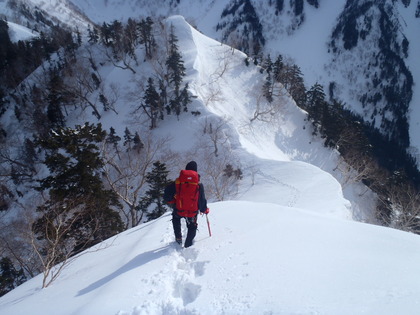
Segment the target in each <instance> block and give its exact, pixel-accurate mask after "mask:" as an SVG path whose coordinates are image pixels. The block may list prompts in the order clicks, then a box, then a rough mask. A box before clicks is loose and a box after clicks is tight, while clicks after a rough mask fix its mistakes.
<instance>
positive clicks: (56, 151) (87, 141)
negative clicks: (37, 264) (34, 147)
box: [33, 123, 123, 263]
mask: <svg viewBox="0 0 420 315" xmlns="http://www.w3.org/2000/svg"><path fill="white" fill-rule="evenodd" d="M105 137H106V132H105V131H103V130H102V126H101V124H98V125H96V126H95V125H93V124H92V125H90V124H88V123H86V124H85V125H84V126H76V128H75V129H70V128H66V129H62V130H59V131H57V132H53V133H52V134H51V135H50V137H48V138H46V139H38V141H37V144H38V145H40V146H41V147H42V148H44V149H45V150H46V157H45V161H44V163H45V165H46V166H47V167H48V169H49V171H50V172H49V175H48V176H47V177H45V178H44V179H42V180H40V186H39V188H38V189H39V190H41V191H46V192H48V193H49V200H48V201H47V202H46V203H45V204H44V205H42V206H40V207H38V209H37V211H38V212H40V217H39V219H38V220H37V221H35V223H34V225H33V230H34V232H35V234H36V235H37V237H38V239H39V240H44V245H43V246H44V249H43V250H42V252H44V253H47V254H46V255H50V254H53V258H51V259H53V262H54V263H58V262H59V261H60V260H61V259H63V257H64V256H66V257H68V255H72V254H75V253H77V252H79V251H81V250H83V249H85V248H87V247H90V246H92V245H94V244H96V243H99V242H101V241H103V240H105V239H106V238H109V237H110V236H112V235H115V234H116V233H119V232H121V231H122V230H123V223H122V221H121V218H120V217H119V215H118V212H117V211H115V208H119V207H121V205H120V203H119V202H118V199H117V196H116V195H115V193H114V192H113V191H111V190H107V189H105V187H104V185H103V183H102V181H101V177H100V175H101V167H102V160H101V158H100V151H99V148H98V146H97V143H99V142H102V141H104V140H105ZM63 230H65V233H62V234H60V233H59V231H63Z"/></svg>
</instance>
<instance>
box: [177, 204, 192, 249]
mask: <svg viewBox="0 0 420 315" xmlns="http://www.w3.org/2000/svg"><path fill="white" fill-rule="evenodd" d="M182 218H184V219H185V222H186V223H187V229H188V232H187V238H186V239H185V244H184V247H190V246H191V245H192V243H193V240H194V237H195V234H196V233H197V216H195V217H192V218H189V217H182V216H180V215H178V213H177V211H176V210H174V211H173V212H172V225H173V227H174V233H175V238H176V239H182V232H181V219H182Z"/></svg>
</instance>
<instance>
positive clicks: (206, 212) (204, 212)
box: [201, 208, 210, 214]
mask: <svg viewBox="0 0 420 315" xmlns="http://www.w3.org/2000/svg"><path fill="white" fill-rule="evenodd" d="M209 212H210V209H209V208H207V209H206V211H203V212H201V213H202V214H208V213H209Z"/></svg>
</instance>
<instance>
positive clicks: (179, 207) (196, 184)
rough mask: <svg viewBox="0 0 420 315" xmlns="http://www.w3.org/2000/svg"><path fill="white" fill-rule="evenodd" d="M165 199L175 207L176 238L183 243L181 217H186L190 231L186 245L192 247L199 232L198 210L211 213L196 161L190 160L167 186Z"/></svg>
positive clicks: (173, 217) (174, 224) (174, 225)
mask: <svg viewBox="0 0 420 315" xmlns="http://www.w3.org/2000/svg"><path fill="white" fill-rule="evenodd" d="M163 199H164V200H165V201H166V202H168V203H169V204H171V205H172V207H173V212H172V225H173V227H174V234H175V240H176V242H177V243H178V244H180V245H181V244H182V233H181V219H182V218H185V222H186V224H187V229H188V232H187V238H186V239H185V243H184V247H190V246H191V245H192V244H193V240H194V237H195V234H196V232H197V216H198V211H200V212H201V213H202V214H207V213H209V209H208V208H207V200H206V196H205V194H204V187H203V184H201V183H200V175H199V174H198V173H197V163H196V162H195V161H191V162H189V163H188V164H187V166H186V167H185V170H181V172H180V174H179V177H178V178H177V179H176V180H175V181H174V182H172V183H171V184H169V185H168V186H166V188H165V192H164V195H163Z"/></svg>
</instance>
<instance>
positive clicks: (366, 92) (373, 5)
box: [329, 0, 414, 147]
mask: <svg viewBox="0 0 420 315" xmlns="http://www.w3.org/2000/svg"><path fill="white" fill-rule="evenodd" d="M402 2H403V3H404V5H405V6H407V5H408V4H409V3H410V1H402ZM402 31H403V30H402V27H401V21H400V20H399V13H398V9H397V6H396V5H395V2H389V1H365V0H363V1H348V2H347V4H346V6H345V8H344V11H343V12H342V13H341V15H340V17H339V19H338V22H337V25H336V26H335V28H334V30H333V32H332V36H331V41H330V43H329V48H330V53H331V54H332V62H331V65H330V67H333V68H335V69H337V70H338V71H339V72H340V73H341V76H342V77H343V79H344V82H345V83H346V86H347V89H348V93H349V95H350V96H351V98H352V101H355V102H356V103H359V104H361V107H362V108H361V109H360V110H359V111H360V113H361V114H363V116H364V117H365V119H366V120H367V121H369V122H370V123H372V125H374V126H375V127H377V128H379V129H380V130H381V131H382V132H383V133H385V134H387V135H388V136H389V138H390V139H392V140H395V141H396V142H399V143H401V144H402V145H404V146H405V147H408V146H409V143H410V139H409V125H408V111H409V107H410V102H411V100H412V96H413V84H414V82H413V75H412V74H411V72H410V70H409V68H408V66H407V64H406V62H405V60H406V58H407V57H408V54H409V44H410V43H409V41H408V39H407V37H406V36H405V35H404V33H403V32H402ZM340 64H346V65H351V68H350V69H348V70H347V71H343V69H338V65H340ZM336 88H337V86H335V85H334V84H331V85H330V96H331V97H335V96H336V95H335V94H336Z"/></svg>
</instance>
